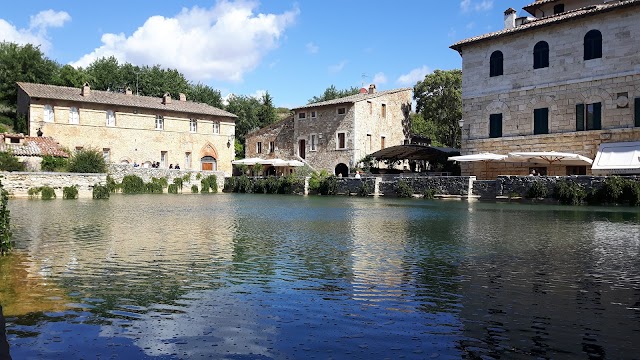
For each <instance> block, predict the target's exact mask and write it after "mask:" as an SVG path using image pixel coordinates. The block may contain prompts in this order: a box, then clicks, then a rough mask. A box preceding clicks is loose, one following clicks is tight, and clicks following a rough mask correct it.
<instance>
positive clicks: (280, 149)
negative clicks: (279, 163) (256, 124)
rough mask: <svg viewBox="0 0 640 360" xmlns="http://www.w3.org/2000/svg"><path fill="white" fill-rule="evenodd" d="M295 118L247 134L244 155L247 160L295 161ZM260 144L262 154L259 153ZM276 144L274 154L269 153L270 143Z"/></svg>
mask: <svg viewBox="0 0 640 360" xmlns="http://www.w3.org/2000/svg"><path fill="white" fill-rule="evenodd" d="M293 131H294V130H293V117H292V116H291V117H288V118H286V119H284V120H282V121H279V122H277V123H275V124H272V125H269V126H267V127H265V128H262V129H260V130H257V131H254V132H251V133H249V134H247V137H246V139H245V149H244V154H245V157H246V158H255V157H258V158H261V159H283V160H292V159H295V158H296V157H295V154H294V151H293V144H294V142H295V141H294V140H293ZM258 142H260V143H261V144H262V152H261V153H258V151H257V149H258ZM270 142H273V143H274V151H273V153H269V143H270Z"/></svg>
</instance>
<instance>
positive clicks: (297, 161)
mask: <svg viewBox="0 0 640 360" xmlns="http://www.w3.org/2000/svg"><path fill="white" fill-rule="evenodd" d="M287 163H289V166H294V167H298V166H304V163H303V162H302V161H299V160H289V161H287Z"/></svg>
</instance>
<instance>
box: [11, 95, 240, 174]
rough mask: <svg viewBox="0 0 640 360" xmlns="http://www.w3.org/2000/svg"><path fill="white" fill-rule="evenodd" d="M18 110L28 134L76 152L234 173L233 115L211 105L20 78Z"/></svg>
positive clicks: (114, 160)
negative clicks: (88, 151)
mask: <svg viewBox="0 0 640 360" xmlns="http://www.w3.org/2000/svg"><path fill="white" fill-rule="evenodd" d="M17 110H18V114H21V115H24V116H25V117H26V119H27V121H28V129H29V134H30V135H32V136H35V134H38V135H39V136H40V135H44V136H48V137H51V138H53V139H55V140H56V141H57V142H58V143H60V145H61V146H63V147H66V148H67V149H69V150H71V151H73V150H76V149H81V148H92V149H97V150H99V151H101V152H102V153H103V155H104V157H105V159H106V160H107V162H108V163H129V164H134V163H137V164H140V165H141V166H143V167H148V166H150V165H151V163H153V162H159V163H160V167H164V168H167V167H169V165H171V164H173V165H175V164H179V165H180V167H181V168H182V169H193V170H213V171H221V172H224V173H225V174H226V175H230V174H231V161H232V160H233V159H234V158H235V152H234V147H233V139H234V137H235V119H236V118H237V117H236V116H235V115H233V114H231V113H229V112H226V111H224V110H221V109H218V108H215V107H213V106H210V105H207V104H202V103H196V102H192V101H187V100H186V96H185V95H184V94H180V99H179V100H174V99H172V98H171V96H170V95H169V94H165V96H164V97H162V98H155V97H148V96H135V95H133V94H132V92H131V91H130V90H129V89H127V91H126V93H115V92H107V91H97V90H91V88H90V87H89V85H88V84H85V85H84V86H83V87H82V89H78V88H70V87H62V86H53V85H43V84H31V83H18V108H17Z"/></svg>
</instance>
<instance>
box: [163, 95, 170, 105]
mask: <svg viewBox="0 0 640 360" xmlns="http://www.w3.org/2000/svg"><path fill="white" fill-rule="evenodd" d="M162 103H163V104H165V105H169V104H171V95H169V93H164V96H163V97H162Z"/></svg>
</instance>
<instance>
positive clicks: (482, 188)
mask: <svg viewBox="0 0 640 360" xmlns="http://www.w3.org/2000/svg"><path fill="white" fill-rule="evenodd" d="M472 195H473V196H475V197H479V198H480V199H483V200H484V199H495V198H496V181H495V180H474V181H473V190H472Z"/></svg>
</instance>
